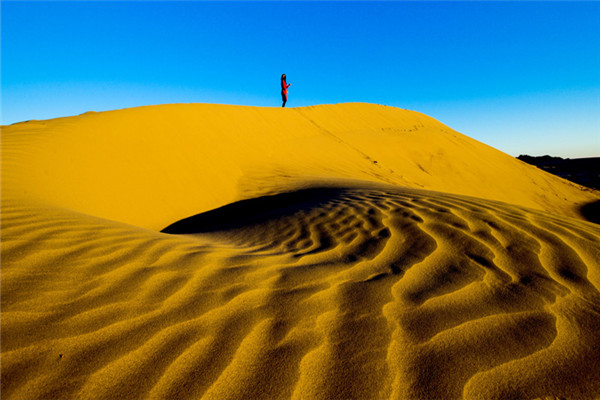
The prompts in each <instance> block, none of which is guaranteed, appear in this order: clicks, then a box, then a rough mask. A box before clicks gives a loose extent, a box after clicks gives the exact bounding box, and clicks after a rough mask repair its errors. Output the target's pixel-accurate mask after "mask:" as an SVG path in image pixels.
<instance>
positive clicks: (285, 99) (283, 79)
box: [281, 74, 291, 107]
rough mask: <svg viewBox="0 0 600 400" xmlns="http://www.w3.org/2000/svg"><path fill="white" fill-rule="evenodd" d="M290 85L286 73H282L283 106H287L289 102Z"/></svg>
mask: <svg viewBox="0 0 600 400" xmlns="http://www.w3.org/2000/svg"><path fill="white" fill-rule="evenodd" d="M290 85H291V84H288V83H287V82H286V81H285V74H283V75H281V100H283V104H282V105H281V107H285V103H287V93H288V91H287V89H288V88H289V87H290Z"/></svg>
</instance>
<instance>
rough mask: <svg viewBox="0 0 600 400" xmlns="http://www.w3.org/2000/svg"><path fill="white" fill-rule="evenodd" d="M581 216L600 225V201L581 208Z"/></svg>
mask: <svg viewBox="0 0 600 400" xmlns="http://www.w3.org/2000/svg"><path fill="white" fill-rule="evenodd" d="M581 215H583V218H585V219H586V220H588V221H590V222H593V223H595V224H600V201H594V202H593V203H588V204H586V205H584V206H583V207H581Z"/></svg>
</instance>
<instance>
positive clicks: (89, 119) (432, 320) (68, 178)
mask: <svg viewBox="0 0 600 400" xmlns="http://www.w3.org/2000/svg"><path fill="white" fill-rule="evenodd" d="M1 144H2V231H1V234H2V237H1V239H2V240H1V245H2V270H1V272H2V273H1V284H2V286H1V307H2V308H1V328H2V331H1V350H2V355H1V390H2V392H1V394H2V397H3V398H7V399H49V398H52V399H55V398H90V399H115V398H127V399H131V398H156V399H183V398H190V399H195V398H201V397H203V398H207V399H212V398H214V399H240V398H277V399H279V398H297V399H300V398H306V399H332V398H339V399H350V398H356V399H366V398H368V399H381V398H394V399H415V398H427V399H442V398H444V399H445V398H448V399H456V398H473V399H506V398H600V356H599V352H598V349H599V348H600V334H599V333H600V306H599V305H600V292H599V288H600V225H597V224H594V223H591V222H589V221H586V220H585V214H582V212H581V210H582V209H584V210H585V209H586V208H585V207H586V206H588V205H590V204H598V201H600V194H599V193H598V192H597V191H594V190H590V189H585V188H583V187H581V186H579V185H577V184H574V183H571V182H568V181H566V180H563V179H561V178H559V177H556V176H553V175H550V174H548V173H546V172H544V171H542V170H540V169H538V168H536V167H534V166H531V165H528V164H526V163H524V162H521V161H519V160H517V159H515V158H513V157H511V156H509V155H507V154H504V153H502V152H500V151H498V150H496V149H493V148H491V147H489V146H487V145H485V144H483V143H480V142H478V141H476V140H473V139H471V138H469V137H466V136H464V135H462V134H460V133H458V132H456V131H454V130H452V129H451V128H449V127H447V126H445V125H443V124H441V123H440V122H438V121H436V120H434V119H432V118H430V117H428V116H426V115H423V114H420V113H417V112H414V111H407V110H402V109H398V108H393V107H384V106H378V105H372V104H339V105H322V106H314V107H304V108H295V109H294V108H291V109H281V108H258V107H242V106H226V105H210V104H173V105H161V106H148V107H139V108H132V109H125V110H117V111H110V112H102V113H86V114H83V115H80V116H75V117H68V118H58V119H53V120H46V121H28V122H24V123H19V124H14V125H10V126H4V127H2V143H1Z"/></svg>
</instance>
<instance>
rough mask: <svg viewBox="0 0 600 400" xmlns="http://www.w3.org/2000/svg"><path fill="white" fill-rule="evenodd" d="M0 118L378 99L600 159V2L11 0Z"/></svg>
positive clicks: (485, 136) (515, 149)
mask: <svg viewBox="0 0 600 400" xmlns="http://www.w3.org/2000/svg"><path fill="white" fill-rule="evenodd" d="M1 7H2V9H1V13H2V17H1V18H2V20H1V42H2V43H1V45H2V47H1V53H0V57H1V68H2V69H1V75H0V79H1V83H0V84H1V95H2V97H1V100H2V106H1V110H2V116H1V120H2V121H1V122H2V124H10V123H14V122H17V121H23V120H29V119H47V118H54V117H60V116H67V115H75V114H80V113H83V112H86V111H89V110H95V111H103V110H110V109H117V108H124V107H135V106H141V105H148V104H161V103H182V102H201V103H226V104H243V105H257V106H280V104H281V103H280V93H279V91H280V88H279V77H280V76H281V74H282V73H285V74H287V76H288V82H289V83H291V85H292V86H291V87H290V93H289V101H288V104H287V106H288V107H298V106H307V105H315V104H331V103H340V102H354V101H360V102H370V103H378V104H385V105H391V106H396V107H400V108H406V109H412V110H417V111H420V112H423V113H425V114H428V115H430V116H432V117H434V118H436V119H438V120H440V121H441V122H443V123H445V124H446V125H449V126H450V127H452V128H454V129H456V130H458V131H459V132H462V133H464V134H466V135H469V136H471V137H473V138H475V139H477V140H480V141H482V142H484V143H487V144H489V145H491V146H493V147H496V148H498V149H500V150H502V151H505V152H507V153H509V154H511V155H519V154H532V155H542V154H552V155H559V156H563V157H572V158H573V157H586V156H587V157H589V156H600V28H599V26H600V2H537V1H535V2H475V1H472V2H395V1H388V2H356V1H355V2H341V1H329V2H320V1H312V2H299V1H288V2H283V1H270V2H230V1H229V2H201V1H182V2H173V1H171V2H158V1H150V2H142V1H132V2H117V1H109V2H83V1H68V2H50V1H36V2H24V1H2V3H1Z"/></svg>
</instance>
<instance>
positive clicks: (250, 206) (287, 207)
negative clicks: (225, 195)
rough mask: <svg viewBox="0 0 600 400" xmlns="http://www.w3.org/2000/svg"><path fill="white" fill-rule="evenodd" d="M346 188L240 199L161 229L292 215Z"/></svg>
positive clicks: (209, 228)
mask: <svg viewBox="0 0 600 400" xmlns="http://www.w3.org/2000/svg"><path fill="white" fill-rule="evenodd" d="M343 192H344V189H341V188H310V189H301V190H298V191H294V192H287V193H280V194H276V195H272V196H262V197H257V198H254V199H248V200H241V201H238V202H235V203H231V204H228V205H226V206H223V207H220V208H216V209H214V210H211V211H207V212H205V213H202V214H197V215H194V216H192V217H188V218H184V219H182V220H179V221H177V222H175V223H173V224H171V225H169V226H167V227H166V228H165V229H163V230H162V231H161V232H162V233H170V234H193V233H208V232H216V231H223V230H229V229H235V228H240V227H243V226H245V225H248V224H256V223H261V222H264V221H267V220H269V219H272V218H277V217H279V216H282V215H290V214H293V213H295V212H297V211H300V210H309V209H311V208H314V207H317V206H320V205H322V204H325V203H327V202H329V201H331V200H332V199H334V198H336V197H338V196H339V195H341V194H342V193H343Z"/></svg>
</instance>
